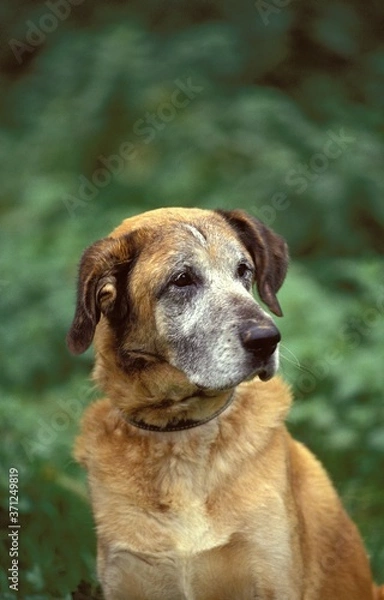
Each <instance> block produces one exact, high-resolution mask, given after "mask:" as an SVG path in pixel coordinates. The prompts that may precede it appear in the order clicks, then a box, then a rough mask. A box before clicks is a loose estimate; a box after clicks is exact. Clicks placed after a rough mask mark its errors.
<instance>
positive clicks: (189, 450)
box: [67, 208, 384, 600]
mask: <svg viewBox="0 0 384 600" xmlns="http://www.w3.org/2000/svg"><path fill="white" fill-rule="evenodd" d="M287 265H288V252H287V246H286V244H285V242H284V240H283V239H282V238H281V237H280V236H278V235H277V234H275V233H274V232H272V231H271V230H270V229H269V228H268V227H266V226H265V225H263V224H262V223H261V222H260V221H258V220H256V219H255V218H252V217H251V216H249V215H248V214H246V213H245V212H243V211H241V210H234V211H213V210H200V209H182V208H167V209H158V210H154V211H150V212H147V213H144V214H141V215H138V216H136V217H132V218H128V219H126V220H124V221H123V222H122V223H121V225H119V226H118V227H117V228H116V229H115V230H114V231H113V232H112V233H111V234H110V235H109V236H108V237H106V238H104V239H102V240H99V241H97V242H96V243H94V244H93V245H92V246H90V247H89V248H88V249H87V250H85V252H84V254H83V257H82V259H81V263H80V268H79V281H78V296H77V306H76V312H75V317H74V321H73V324H72V327H71V329H70V331H69V334H68V338H67V342H68V346H69V349H70V350H71V351H72V352H73V353H75V354H78V353H81V352H84V351H85V350H86V349H87V348H88V347H89V346H90V344H91V343H92V341H93V340H94V346H95V352H96V362H95V368H94V373H93V376H94V379H95V380H96V382H97V383H98V385H99V386H100V388H101V389H102V390H103V391H104V393H105V395H106V396H105V398H103V399H101V400H99V401H96V402H95V403H93V404H91V405H90V406H89V407H88V408H87V410H86V412H85V416H84V419H83V423H82V431H81V434H80V436H79V438H78V440H77V443H76V449H75V455H76V458H77V460H78V461H79V462H80V463H81V464H82V465H84V466H85V467H86V469H87V471H88V480H89V488H90V496H91V502H92V507H93V513H94V519H95V522H96V528H97V539H98V549H97V568H98V575H99V578H100V581H101V584H102V588H103V592H104V595H105V598H106V600H272V599H274V600H373V599H378V598H384V593H383V592H382V591H381V592H380V590H379V589H378V588H377V587H375V586H374V585H373V583H372V577H371V571H370V567H369V564H368V560H367V556H366V552H365V550H364V547H363V544H362V542H361V539H360V537H359V534H358V532H357V529H356V527H355V526H354V524H353V523H352V522H351V520H350V519H349V517H348V516H347V514H346V512H345V511H344V509H343V507H342V505H341V502H340V500H339V499H338V497H337V494H336V492H335V490H334V488H333V487H332V484H331V483H330V481H329V479H328V476H327V475H326V473H325V471H324V469H323V468H322V466H321V465H320V463H319V462H318V461H317V460H316V458H314V457H313V456H312V455H311V453H310V452H309V451H308V450H307V449H306V448H305V447H304V446H303V445H302V444H300V443H298V442H296V441H294V440H293V439H292V438H291V436H290V435H289V433H288V431H287V429H286V427H285V425H284V419H285V417H286V415H287V412H288V410H289V407H290V404H291V396H290V392H289V389H288V388H287V386H286V384H284V382H283V381H282V380H281V379H280V378H279V377H277V376H275V373H276V370H277V368H278V362H279V361H278V353H279V341H280V333H279V331H278V329H277V327H276V325H275V324H274V322H273V320H272V318H271V316H270V315H269V313H268V312H266V310H264V309H263V308H262V306H261V305H260V304H259V303H258V302H256V300H255V299H254V297H253V294H252V288H253V285H254V284H255V285H256V287H257V291H258V294H259V297H260V299H261V301H262V302H263V303H264V304H265V305H266V307H267V308H268V309H269V310H270V311H271V312H272V313H274V314H275V315H277V316H281V314H282V311H281V308H280V305H279V302H278V300H277V296H276V294H277V291H278V290H279V288H280V286H281V285H282V283H283V280H284V277H285V274H286V270H287Z"/></svg>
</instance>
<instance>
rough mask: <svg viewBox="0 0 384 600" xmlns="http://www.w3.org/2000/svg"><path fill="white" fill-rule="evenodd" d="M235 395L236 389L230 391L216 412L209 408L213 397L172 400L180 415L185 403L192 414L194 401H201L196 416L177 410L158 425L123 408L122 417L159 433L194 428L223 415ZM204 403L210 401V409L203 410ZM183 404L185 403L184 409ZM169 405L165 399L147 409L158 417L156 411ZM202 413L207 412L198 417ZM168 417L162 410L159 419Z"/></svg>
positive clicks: (147, 429)
mask: <svg viewBox="0 0 384 600" xmlns="http://www.w3.org/2000/svg"><path fill="white" fill-rule="evenodd" d="M234 397H235V390H232V391H231V392H228V394H227V397H226V398H225V397H224V402H223V403H222V404H221V405H220V406H219V407H218V408H217V409H216V410H214V412H212V410H209V409H210V408H211V405H212V398H210V399H209V400H207V397H206V396H196V395H194V396H192V397H191V396H189V397H187V398H183V399H181V400H180V401H178V402H177V401H176V402H172V405H173V406H175V405H176V404H177V405H178V406H177V408H178V409H180V415H181V414H183V413H185V404H186V403H188V404H189V407H190V410H189V411H188V412H191V414H193V404H194V403H196V404H197V403H199V405H200V406H198V407H196V410H195V412H196V417H194V418H193V417H189V418H186V417H185V416H181V417H180V416H178V415H177V412H176V413H175V415H174V416H172V417H171V418H170V419H169V420H168V421H167V422H165V424H163V425H156V424H154V423H149V422H147V421H146V420H145V416H144V418H141V419H140V418H137V417H134V416H129V415H127V414H126V412H124V411H123V410H121V409H120V410H121V414H122V417H123V418H124V419H125V421H126V422H127V423H129V424H130V425H133V426H134V427H137V428H139V429H144V430H146V431H156V432H159V433H166V432H172V431H185V430H186V429H193V428H195V427H199V426H200V425H205V423H209V421H212V420H213V419H216V417H218V416H219V415H221V413H222V412H224V411H225V410H226V409H227V408H228V407H229V406H230V405H231V404H232V402H233V400H234ZM220 399H221V398H220ZM216 400H217V398H215V402H214V404H218V402H217V401H216ZM204 403H208V404H209V406H208V407H207V408H208V410H203V409H202V406H201V404H204ZM183 405H184V410H183ZM168 406H169V401H167V400H165V401H163V402H161V403H158V404H157V405H152V407H151V408H150V409H149V410H147V412H150V415H149V416H150V419H151V420H153V419H156V411H157V410H158V411H159V413H160V412H161V411H164V409H166V408H168ZM198 413H199V414H200V415H202V413H207V414H206V415H205V416H200V417H198V416H197V414H198ZM165 418H166V416H165V415H164V412H161V414H159V416H158V419H156V420H159V419H161V421H164V419H165Z"/></svg>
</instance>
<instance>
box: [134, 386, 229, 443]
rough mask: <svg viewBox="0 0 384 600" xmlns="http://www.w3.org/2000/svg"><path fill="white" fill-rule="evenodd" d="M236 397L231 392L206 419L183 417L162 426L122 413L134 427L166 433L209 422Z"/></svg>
mask: <svg viewBox="0 0 384 600" xmlns="http://www.w3.org/2000/svg"><path fill="white" fill-rule="evenodd" d="M234 397H235V392H234V391H233V392H232V394H230V396H229V398H228V400H227V401H226V403H225V404H224V405H223V406H221V407H220V408H219V410H217V411H216V412H214V413H213V415H209V416H208V417H205V419H200V420H195V419H181V420H180V421H177V422H176V423H171V424H169V425H164V427H160V426H159V425H150V424H149V423H145V421H142V420H138V421H136V420H135V419H132V418H130V417H127V416H126V415H125V414H124V413H122V414H123V417H124V419H125V420H126V421H127V423H129V424H130V425H133V426H134V427H138V428H139V429H145V430H146V431H158V432H160V433H166V432H168V431H183V430H185V429H193V427H199V426H200V425H204V424H205V423H208V422H209V421H212V420H213V419H216V417H218V416H219V415H221V413H222V412H224V411H225V409H226V408H228V406H229V405H230V404H232V402H233V399H234Z"/></svg>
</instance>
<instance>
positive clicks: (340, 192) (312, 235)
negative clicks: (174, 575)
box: [0, 0, 384, 600]
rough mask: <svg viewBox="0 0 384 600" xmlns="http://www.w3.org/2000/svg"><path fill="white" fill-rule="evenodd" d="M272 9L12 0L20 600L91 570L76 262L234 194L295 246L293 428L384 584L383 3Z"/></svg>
mask: <svg viewBox="0 0 384 600" xmlns="http://www.w3.org/2000/svg"><path fill="white" fill-rule="evenodd" d="M59 4H60V6H61V9H59V8H57V6H58V5H59ZM266 4H267V5H268V6H269V10H267V13H265V12H264V13H262V12H260V10H259V9H258V6H259V5H258V4H257V3H249V2H246V1H245V0H240V2H237V3H236V7H235V6H234V5H233V3H231V2H229V0H225V1H224V2H219V1H218V0H210V1H206V0H204V1H202V0H197V1H196V2H193V3H191V2H187V1H186V0H181V1H180V0H179V1H177V2H176V1H171V0H168V1H167V2H162V3H158V2H154V1H153V0H147V1H146V2H145V3H143V2H139V0H134V1H133V2H129V3H126V2H122V1H119V0H114V1H111V2H108V3H105V2H99V1H94V2H87V1H84V2H80V3H78V4H77V5H76V4H73V5H72V4H69V3H68V2H67V0H62V2H61V3H59V1H58V0H57V2H56V3H55V2H54V1H52V2H51V3H49V2H43V3H42V2H40V1H37V0H14V1H12V2H11V1H10V0H6V1H4V2H3V3H2V5H1V9H0V10H1V23H2V30H1V35H2V43H1V44H0V69H1V71H0V84H1V87H2V94H1V98H0V119H1V121H2V128H1V129H0V160H1V164H2V167H3V173H2V202H1V205H0V215H1V222H2V233H1V253H0V292H1V293H0V311H1V315H2V321H1V324H0V333H1V338H2V357H1V362H2V372H1V383H2V385H3V388H4V393H3V402H2V404H1V407H0V410H1V416H2V429H1V433H2V436H3V439H4V441H5V444H4V445H3V448H2V450H1V464H3V465H5V468H8V465H10V464H13V463H15V464H17V466H18V468H20V471H21V472H22V473H23V519H24V525H23V527H24V532H25V533H24V540H25V545H23V547H22V548H23V549H22V552H23V558H22V560H23V565H24V567H25V568H24V569H23V572H24V573H25V576H24V580H23V586H24V591H25V597H26V598H28V599H29V600H46V598H51V597H52V598H60V599H61V600H62V599H63V598H65V600H70V593H71V592H74V593H75V591H74V590H75V589H76V587H77V586H78V584H79V581H80V580H81V579H84V580H85V581H88V582H89V581H92V578H93V558H94V536H93V533H92V525H91V517H90V510H89V508H87V507H86V505H85V504H84V501H83V500H84V498H83V497H84V485H83V479H82V478H81V476H80V474H79V473H80V470H79V469H78V468H77V467H76V466H75V465H73V463H72V459H71V458H70V448H71V445H72V443H73V437H74V435H75V431H76V429H77V427H78V422H79V418H80V413H81V409H82V408H83V407H84V406H85V404H86V403H87V402H88V401H89V400H90V392H89V390H88V388H86V389H84V388H83V387H81V386H80V391H79V383H78V382H79V381H82V382H86V378H87V377H88V374H89V371H90V368H91V364H92V357H91V352H89V353H86V355H85V356H83V357H80V358H76V360H75V359H73V358H72V357H70V356H69V355H68V352H67V349H66V347H65V343H64V338H65V333H66V330H67V328H68V326H69V323H70V321H71V317H72V314H73V308H74V295H75V277H76V268H77V267H76V265H77V261H78V259H79V256H80V254H81V252H82V250H83V249H84V248H85V247H86V246H87V245H88V244H90V243H91V242H93V241H94V240H95V239H97V238H99V237H102V236H104V235H106V234H107V233H108V232H109V231H110V230H111V229H112V228H113V227H114V226H115V225H116V223H118V222H119V221H120V220H121V219H122V218H124V217H126V216H129V215H130V214H134V213H137V212H141V211H143V210H147V209H151V208H156V207H158V206H166V205H182V206H193V205H196V206H200V207H203V208H204V207H221V208H227V209H230V208H234V207H243V208H245V209H247V210H248V211H249V212H250V213H251V214H253V215H254V216H256V217H259V218H261V219H262V220H264V221H265V222H266V223H267V224H268V225H270V226H272V227H273V228H275V229H276V230H278V231H279V232H280V233H281V234H282V235H284V236H285V237H286V239H287V240H288V242H289V246H290V251H291V256H292V266H291V269H290V272H289V276H288V279H287V281H286V283H285V285H284V286H283V289H282V291H281V292H280V297H281V303H282V306H283V308H284V314H285V315H286V316H285V318H284V319H283V320H281V321H279V326H280V327H281V329H282V333H283V348H282V366H281V370H282V373H283V375H284V376H285V377H286V378H287V379H288V381H289V382H290V383H291V385H292V387H293V390H294V392H295V395H296V397H297V401H296V404H295V407H294V410H293V412H292V414H291V417H290V428H291V429H292V431H293V432H294V433H295V435H297V436H298V437H299V438H301V439H302V440H304V441H306V442H307V443H308V445H309V446H310V447H311V448H312V449H313V450H314V451H315V452H316V453H317V455H318V456H319V457H320V458H321V459H322V460H323V461H324V463H325V465H326V467H327V468H328V469H329V470H330V471H331V474H332V476H333V478H334V480H335V482H336V485H337V486H338V488H339V490H340V491H341V493H342V494H343V497H345V499H346V502H347V505H348V507H349V508H350V510H351V512H352V514H353V517H354V518H355V520H356V521H357V522H358V524H359V526H360V528H361V529H362V531H363V534H364V536H365V538H366V542H367V546H368V548H369V551H370V553H371V555H372V562H373V565H374V569H375V575H376V577H377V578H378V579H380V577H381V578H383V571H382V565H383V564H384V539H383V531H384V524H383V505H384V493H383V487H382V473H383V468H384V442H383V440H384V432H383V426H382V424H383V422H384V414H383V392H382V389H383V377H382V373H381V371H382V365H383V364H384V349H383V341H382V340H383V339H384V319H383V313H384V287H383V286H384V277H383V262H382V257H383V254H384V203H383V194H384V189H383V188H384V183H383V181H384V180H383V175H382V173H383V157H384V143H383V132H384V119H383V115H384V112H383V108H384V104H383V99H384V45H383V39H382V31H383V27H384V6H383V4H382V3H381V2H379V1H374V2H371V3H369V4H362V3H361V2H359V1H358V0H350V1H348V2H347V1H344V2H342V1H338V2H336V3H335V2H332V1H331V0H324V1H323V2H321V3H319V2H317V1H316V0H309V1H306V2H303V1H302V2H290V3H286V6H285V7H281V6H279V5H278V3H276V4H274V2H273V0H267V3H266ZM52 6H55V7H56V9H52ZM50 7H51V8H50ZM54 10H56V12H57V11H59V10H61V11H64V12H62V13H61V17H60V18H59V17H56V21H57V23H56V25H55V20H54V18H53V17H52V15H54V14H55V13H54ZM64 13H65V14H66V15H67V16H65V18H64V17H63V14H64ZM57 14H58V13H57ZM49 22H50V23H51V25H52V24H53V25H54V26H51V31H45V30H46V29H47V24H48V23H49ZM31 39H33V40H34V42H33V44H31ZM12 40H13V41H12ZM15 40H16V42H17V43H16V42H15ZM15 43H16V45H15ZM20 44H21V45H20ZM23 44H24V46H23ZM27 46H28V48H27ZM17 48H18V50H17ZM83 385H84V384H83ZM76 401H77V404H76ZM63 415H64V417H63ZM65 415H67V419H66V420H65ZM57 419H58V421H57ZM60 419H61V420H62V421H60ZM63 419H64V420H63ZM61 422H63V423H64V425H63V428H62V430H60V423H61ZM55 427H56V429H55ZM58 428H59V429H58ZM52 432H53V433H52ZM50 434H51V435H50ZM1 486H2V488H1V489H2V490H6V472H4V473H2V474H1ZM6 502H7V498H6V493H5V492H4V495H3V497H2V504H1V506H2V508H3V510H6V509H7V504H6ZM23 544H24V542H23ZM73 547H76V548H79V555H78V556H76V559H75V560H74V556H73ZM37 548H38V549H39V551H38V552H37ZM1 551H2V552H3V554H2V555H1V563H2V564H3V562H4V561H3V557H4V556H6V554H5V555H4V552H6V548H5V545H3V547H2V550H1ZM79 557H80V558H79ZM5 560H7V559H5ZM84 586H85V587H84ZM87 586H88V587H87ZM0 588H1V589H3V588H4V590H6V589H7V586H6V582H5V581H4V579H2V580H0ZM76 593H77V594H78V595H79V594H83V595H84V594H86V593H89V594H92V593H93V591H92V586H91V584H89V585H88V584H84V585H83V587H81V585H79V587H78V589H77V592H76ZM28 594H29V595H28ZM46 594H48V595H46ZM95 594H96V592H95ZM75 597H76V596H75Z"/></svg>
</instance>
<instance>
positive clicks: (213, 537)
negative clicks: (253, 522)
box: [131, 457, 232, 555]
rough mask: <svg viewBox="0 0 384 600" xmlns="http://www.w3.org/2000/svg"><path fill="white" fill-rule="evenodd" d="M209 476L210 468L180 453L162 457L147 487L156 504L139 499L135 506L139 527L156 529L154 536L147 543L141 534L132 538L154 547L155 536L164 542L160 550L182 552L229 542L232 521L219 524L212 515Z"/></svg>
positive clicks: (191, 551)
mask: <svg viewBox="0 0 384 600" xmlns="http://www.w3.org/2000/svg"><path fill="white" fill-rule="evenodd" d="M208 479H209V468H207V469H204V468H202V467H201V466H199V467H197V466H196V465H191V464H190V463H189V461H186V460H183V459H182V458H180V457H171V458H168V459H167V461H166V462H164V464H162V463H161V461H160V462H159V466H158V471H157V473H156V474H155V475H154V477H153V478H152V481H151V484H150V486H149V488H147V492H149V494H148V497H149V498H151V500H152V505H151V504H149V505H147V507H145V508H144V510H143V507H142V506H140V503H137V505H136V507H135V508H134V509H133V510H134V511H135V521H136V523H137V525H138V529H139V528H140V525H141V527H142V528H143V529H145V530H146V531H148V530H152V531H153V536H154V537H152V536H151V537H150V538H149V539H148V538H147V541H145V542H144V543H143V539H142V537H141V535H140V536H138V537H137V539H136V542H135V540H134V539H131V543H133V544H135V545H136V543H137V545H138V548H137V549H138V550H141V551H151V550H152V549H153V541H154V539H155V540H158V542H159V545H160V546H162V548H159V550H163V551H171V552H176V553H178V554H180V555H186V554H188V555H192V554H198V553H201V552H204V551H206V550H211V549H212V548H215V547H218V546H222V545H223V544H226V543H227V542H228V540H229V538H230V536H231V534H232V527H231V525H230V524H229V523H228V524H227V525H225V526H222V525H221V526H220V527H218V526H217V522H216V520H215V518H212V514H210V509H209V493H208V491H207V487H208V485H207V484H208ZM134 537H136V536H134ZM139 538H140V539H139ZM160 540H162V541H160ZM148 544H149V547H148V548H144V546H147V545H148Z"/></svg>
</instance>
